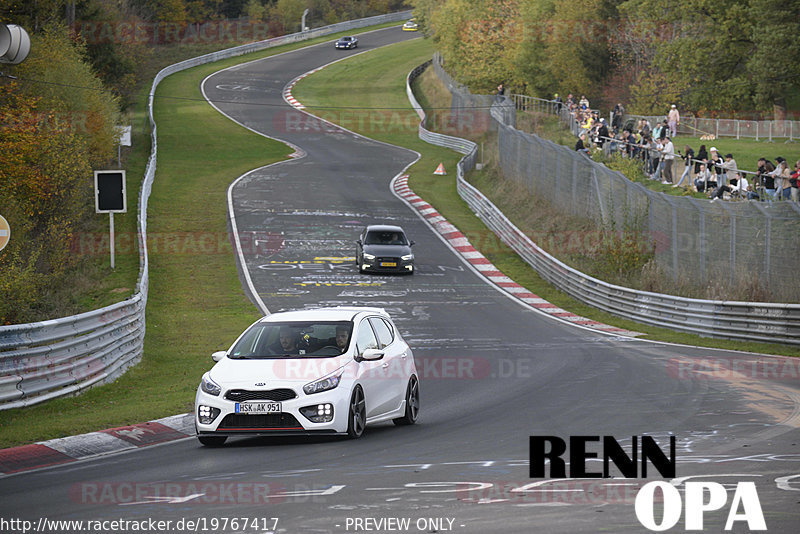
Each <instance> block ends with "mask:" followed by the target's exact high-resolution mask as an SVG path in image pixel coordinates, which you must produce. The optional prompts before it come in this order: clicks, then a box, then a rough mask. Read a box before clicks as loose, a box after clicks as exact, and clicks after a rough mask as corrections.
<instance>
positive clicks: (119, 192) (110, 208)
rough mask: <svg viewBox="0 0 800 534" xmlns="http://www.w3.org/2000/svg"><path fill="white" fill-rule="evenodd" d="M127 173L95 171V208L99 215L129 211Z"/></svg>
mask: <svg viewBox="0 0 800 534" xmlns="http://www.w3.org/2000/svg"><path fill="white" fill-rule="evenodd" d="M127 205H128V203H127V197H126V192H125V171H94V206H95V211H96V212H97V213H125V212H126V211H127Z"/></svg>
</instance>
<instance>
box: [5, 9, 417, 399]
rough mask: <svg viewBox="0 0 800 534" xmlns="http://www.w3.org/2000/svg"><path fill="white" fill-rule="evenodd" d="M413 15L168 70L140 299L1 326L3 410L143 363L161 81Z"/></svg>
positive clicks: (143, 213) (141, 210) (151, 172)
mask: <svg viewBox="0 0 800 534" xmlns="http://www.w3.org/2000/svg"><path fill="white" fill-rule="evenodd" d="M410 16H411V12H410V11H404V12H399V13H391V14H388V15H379V16H377V17H370V18H366V19H360V20H354V21H348V22H341V23H339V24H332V25H330V26H325V27H322V28H316V29H313V30H309V31H306V32H301V33H295V34H291V35H285V36H282V37H276V38H274V39H267V40H265V41H259V42H256V43H250V44H246V45H242V46H237V47H234V48H229V49H227V50H222V51H219V52H214V53H211V54H206V55H204V56H200V57H196V58H192V59H189V60H186V61H182V62H180V63H176V64H174V65H170V66H168V67H166V68H164V69H163V70H161V71H160V72H159V73H158V74H157V75H156V77H155V79H154V80H153V85H152V89H151V90H150V99H149V102H148V116H149V120H150V126H151V129H152V130H151V138H152V148H151V154H150V159H149V160H148V162H147V168H146V170H145V176H144V180H143V181H142V188H141V191H140V194H139V206H138V224H139V258H140V260H139V280H138V282H137V285H136V292H135V293H134V295H133V297H131V298H130V299H127V300H125V301H123V302H119V303H117V304H113V305H111V306H107V307H105V308H101V309H99V310H94V311H91V312H87V313H83V314H80V315H74V316H71V317H63V318H60V319H53V320H50V321H42V322H38V323H29V324H21V325H10V326H0V410H5V409H10V408H19V407H23V406H30V405H33V404H37V403H40V402H43V401H46V400H49V399H52V398H55V397H61V396H65V395H71V394H74V393H77V392H79V391H81V390H83V389H86V388H88V387H91V386H94V385H97V384H102V383H106V382H110V381H113V380H114V379H116V378H117V377H119V376H120V375H121V374H122V373H123V372H125V370H126V369H128V368H129V367H131V366H132V365H135V364H136V363H137V362H138V361H139V360H140V359H141V357H142V349H143V345H144V334H145V306H146V304H147V291H148V287H149V271H148V265H149V263H148V256H147V203H148V199H149V198H150V191H151V189H152V186H153V179H154V178H155V173H156V161H157V156H158V135H157V128H156V122H155V119H154V118H153V95H155V92H156V88H157V87H158V84H159V83H161V81H162V80H163V79H164V78H166V77H167V76H169V75H170V74H174V73H176V72H180V71H182V70H185V69H189V68H192V67H195V66H197V65H203V64H206V63H212V62H214V61H219V60H220V59H226V58H230V57H236V56H240V55H243V54H247V53H250V52H256V51H259V50H264V49H267V48H272V47H275V46H279V45H283V44H288V43H293V42H298V41H304V40H307V39H313V38H315V37H322V36H325V35H330V34H333V33H337V32H341V31H347V30H353V29H358V28H364V27H366V26H372V25H375V24H382V23H385V22H399V21H401V20H405V19H407V18H408V17H410Z"/></svg>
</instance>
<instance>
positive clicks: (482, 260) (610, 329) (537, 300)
mask: <svg viewBox="0 0 800 534" xmlns="http://www.w3.org/2000/svg"><path fill="white" fill-rule="evenodd" d="M394 191H395V193H396V194H397V195H398V196H400V197H401V198H403V199H404V200H405V201H406V202H407V203H408V204H409V205H410V206H412V207H413V208H415V209H416V210H417V211H418V212H419V214H420V215H421V216H422V217H423V218H424V219H425V220H426V221H427V222H428V223H429V225H430V226H431V227H432V228H433V229H434V230H435V231H436V232H438V233H439V235H441V236H442V237H443V238H444V239H445V240H446V241H447V242H448V243H449V244H450V246H451V247H452V248H453V249H454V250H455V251H456V252H458V253H459V254H460V255H461V257H463V258H464V259H465V260H466V261H467V262H468V263H469V264H470V265H472V267H474V268H475V270H476V271H478V272H479V273H480V274H482V275H483V276H484V277H486V279H487V280H489V281H490V282H491V283H492V284H494V285H495V286H497V287H499V288H500V289H502V290H503V291H505V292H506V293H508V294H510V295H511V296H513V297H514V298H516V299H517V300H519V301H521V302H524V303H525V304H527V305H528V306H530V307H532V308H536V309H537V310H538V311H540V312H542V313H545V314H547V315H550V316H552V317H557V318H558V319H561V320H564V321H569V322H570V323H573V324H576V325H581V326H584V327H588V328H591V329H592V330H599V331H602V332H606V333H609V334H615V335H618V336H626V337H635V336H640V335H642V334H641V332H633V331H630V330H625V329H624V328H619V327H616V326H611V325H607V324H604V323H600V322H598V321H594V320H592V319H588V318H586V317H581V316H580V315H576V314H574V313H572V312H569V311H567V310H564V309H562V308H559V307H558V306H556V305H555V304H551V303H550V302H547V301H546V300H545V299H543V298H541V297H539V296H538V295H535V294H533V293H531V292H530V291H528V290H527V289H526V288H525V287H523V286H521V285H519V284H518V283H516V282H515V281H513V280H512V279H511V278H509V277H508V276H506V275H504V274H503V273H502V272H501V271H500V270H499V269H498V268H497V267H495V266H494V265H493V264H492V262H490V261H489V260H488V259H486V257H484V255H483V254H481V253H480V252H479V251H478V250H476V249H475V247H473V246H472V245H471V244H470V242H469V240H468V239H467V238H466V237H465V236H464V234H462V233H461V232H460V231H459V230H458V228H456V227H455V226H453V225H452V224H450V223H449V222H448V221H447V219H445V218H444V217H443V216H442V215H441V214H440V213H439V212H437V211H436V209H435V208H433V206H431V205H430V204H428V203H427V202H425V200H423V199H422V198H421V197H419V196H418V195H417V194H416V193H414V191H412V190H411V188H409V187H408V175H407V174H405V175H402V176H400V177H398V178H397V179H396V180H395V181H394Z"/></svg>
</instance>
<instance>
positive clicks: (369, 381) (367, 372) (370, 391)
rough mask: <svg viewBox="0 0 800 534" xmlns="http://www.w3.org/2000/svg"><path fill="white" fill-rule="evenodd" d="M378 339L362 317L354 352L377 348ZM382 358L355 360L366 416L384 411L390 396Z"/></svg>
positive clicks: (390, 390) (385, 368)
mask: <svg viewBox="0 0 800 534" xmlns="http://www.w3.org/2000/svg"><path fill="white" fill-rule="evenodd" d="M378 348H380V345H379V344H378V339H377V338H376V337H375V332H374V331H373V330H372V326H371V325H370V323H369V320H368V319H362V320H361V322H360V323H359V324H358V326H357V332H356V354H357V355H361V354H363V353H364V351H365V350H367V349H378ZM384 359H385V356H384V358H381V359H380V360H374V361H367V360H362V361H360V362H357V365H358V373H357V376H358V382H359V383H360V384H361V387H362V388H363V390H364V396H365V397H366V401H367V418H370V417H375V416H378V415H381V414H382V413H385V412H386V406H387V404H388V403H389V401H390V399H391V398H392V388H391V387H387V370H388V366H386V367H385V366H384V363H385V362H384Z"/></svg>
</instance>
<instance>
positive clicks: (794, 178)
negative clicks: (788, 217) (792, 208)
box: [789, 160, 800, 202]
mask: <svg viewBox="0 0 800 534" xmlns="http://www.w3.org/2000/svg"><path fill="white" fill-rule="evenodd" d="M798 182H800V160H797V162H796V163H795V164H794V171H793V172H792V174H790V175H789V185H791V186H792V193H791V196H792V202H800V188H798V186H800V183H798Z"/></svg>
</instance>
